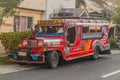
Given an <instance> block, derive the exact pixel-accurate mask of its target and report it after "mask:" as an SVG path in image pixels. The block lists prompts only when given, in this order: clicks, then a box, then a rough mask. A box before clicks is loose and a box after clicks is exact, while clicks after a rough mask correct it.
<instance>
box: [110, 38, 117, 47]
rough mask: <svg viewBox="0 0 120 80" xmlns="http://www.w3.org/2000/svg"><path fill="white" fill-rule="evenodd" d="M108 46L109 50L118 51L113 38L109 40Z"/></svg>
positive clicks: (115, 40)
mask: <svg viewBox="0 0 120 80" xmlns="http://www.w3.org/2000/svg"><path fill="white" fill-rule="evenodd" d="M109 44H110V48H111V49H118V45H117V39H115V38H112V39H109Z"/></svg>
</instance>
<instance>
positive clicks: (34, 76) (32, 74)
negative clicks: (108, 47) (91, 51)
mask: <svg viewBox="0 0 120 80" xmlns="http://www.w3.org/2000/svg"><path fill="white" fill-rule="evenodd" d="M0 80H120V53H119V51H118V52H112V55H105V56H100V58H99V59H98V60H95V61H92V60H90V59H88V58H84V59H77V60H72V61H69V62H64V63H61V64H60V65H59V67H58V68H56V69H48V68H47V67H46V66H45V65H41V66H37V67H36V68H33V69H29V70H24V71H18V72H13V73H7V74H1V75H0Z"/></svg>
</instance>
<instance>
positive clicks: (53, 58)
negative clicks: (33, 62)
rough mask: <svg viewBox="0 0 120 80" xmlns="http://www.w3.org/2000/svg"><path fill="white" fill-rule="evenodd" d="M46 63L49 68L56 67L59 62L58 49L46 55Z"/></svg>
mask: <svg viewBox="0 0 120 80" xmlns="http://www.w3.org/2000/svg"><path fill="white" fill-rule="evenodd" d="M46 63H47V65H48V67H49V68H51V69H54V68H56V67H57V66H58V63H59V54H58V52H57V51H52V52H48V53H47V55H46Z"/></svg>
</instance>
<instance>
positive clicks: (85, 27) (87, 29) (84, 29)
mask: <svg viewBox="0 0 120 80" xmlns="http://www.w3.org/2000/svg"><path fill="white" fill-rule="evenodd" d="M88 32H89V27H88V26H83V28H82V33H83V34H85V33H88Z"/></svg>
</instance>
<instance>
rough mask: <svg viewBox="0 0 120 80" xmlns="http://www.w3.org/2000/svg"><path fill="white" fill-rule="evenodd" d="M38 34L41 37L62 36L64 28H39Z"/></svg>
mask: <svg viewBox="0 0 120 80" xmlns="http://www.w3.org/2000/svg"><path fill="white" fill-rule="evenodd" d="M38 34H39V35H40V36H41V35H43V34H44V36H46V35H51V36H52V35H56V36H57V35H60V36H64V34H65V27H64V26H39V30H38Z"/></svg>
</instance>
